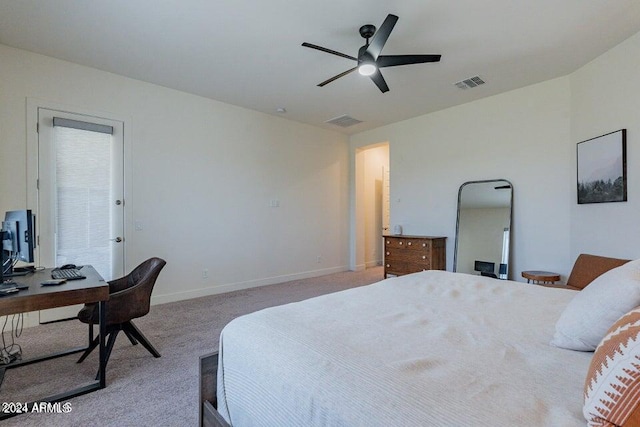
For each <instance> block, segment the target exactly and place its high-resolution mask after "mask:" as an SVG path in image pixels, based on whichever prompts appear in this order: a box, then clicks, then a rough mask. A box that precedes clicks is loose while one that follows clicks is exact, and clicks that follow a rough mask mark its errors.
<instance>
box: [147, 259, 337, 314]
mask: <svg viewBox="0 0 640 427" xmlns="http://www.w3.org/2000/svg"><path fill="white" fill-rule="evenodd" d="M347 270H349V268H348V267H347V266H340V267H332V268H324V269H321V270H312V271H305V272H303V273H295V274H286V275H282V276H274V277H266V278H263V279H255V280H248V281H246V282H236V283H225V284H221V285H215V286H210V287H206V288H200V289H193V290H188V291H183V292H175V293H171V294H164V295H152V296H151V305H156V304H166V303H168V302H176V301H183V300H186V299H192V298H199V297H206V296H209V295H217V294H223V293H226V292H233V291H240V290H243V289H249V288H257V287H259V286H266V285H274V284H277V283H283V282H290V281H292V280H301V279H309V278H312V277H318V276H324V275H325V274H333V273H340V272H343V271H347Z"/></svg>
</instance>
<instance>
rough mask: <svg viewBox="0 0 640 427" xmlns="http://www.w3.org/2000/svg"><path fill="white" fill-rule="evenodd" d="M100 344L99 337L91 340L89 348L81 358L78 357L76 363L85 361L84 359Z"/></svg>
mask: <svg viewBox="0 0 640 427" xmlns="http://www.w3.org/2000/svg"><path fill="white" fill-rule="evenodd" d="M97 346H98V337H96V338H94V340H93V341H90V342H89V346H88V347H87V349H86V350H85V351H84V353H82V356H80V359H78V361H77V362H76V363H82V362H83V361H84V359H86V358H87V356H88V355H90V354H91V352H92V351H93V350H94V349H95V348H96V347H97Z"/></svg>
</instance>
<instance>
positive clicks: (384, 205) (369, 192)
mask: <svg viewBox="0 0 640 427" xmlns="http://www.w3.org/2000/svg"><path fill="white" fill-rule="evenodd" d="M355 160H356V161H355V262H352V269H353V270H362V269H365V268H370V267H375V266H379V265H382V262H383V259H384V254H383V239H382V235H383V234H387V233H389V232H390V230H389V224H390V215H391V211H390V209H391V208H390V200H391V198H390V180H389V175H390V174H389V143H388V142H384V143H380V144H373V145H367V146H365V147H361V148H359V149H356V153H355Z"/></svg>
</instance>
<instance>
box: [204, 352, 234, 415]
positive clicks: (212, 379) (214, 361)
mask: <svg viewBox="0 0 640 427" xmlns="http://www.w3.org/2000/svg"><path fill="white" fill-rule="evenodd" d="M217 390H218V352H217V351H216V352H214V353H210V354H205V355H204V356H200V402H199V405H198V406H200V419H199V425H200V426H203V427H231V426H230V425H229V423H227V422H226V421H225V419H224V418H222V416H221V415H220V413H219V412H218V396H217Z"/></svg>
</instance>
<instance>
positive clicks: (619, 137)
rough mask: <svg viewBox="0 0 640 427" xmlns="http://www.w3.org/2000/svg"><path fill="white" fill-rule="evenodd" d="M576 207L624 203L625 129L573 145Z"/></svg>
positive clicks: (625, 198)
mask: <svg viewBox="0 0 640 427" xmlns="http://www.w3.org/2000/svg"><path fill="white" fill-rule="evenodd" d="M576 150H577V153H576V154H577V160H578V162H577V163H578V168H577V172H578V174H577V175H578V176H577V190H578V204H579V205H581V204H587V203H609V202H626V201H627V130H626V129H620V130H617V131H615V132H611V133H607V134H605V135H601V136H598V137H595V138H591V139H588V140H586V141H582V142H579V143H578V144H577V149H576Z"/></svg>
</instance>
